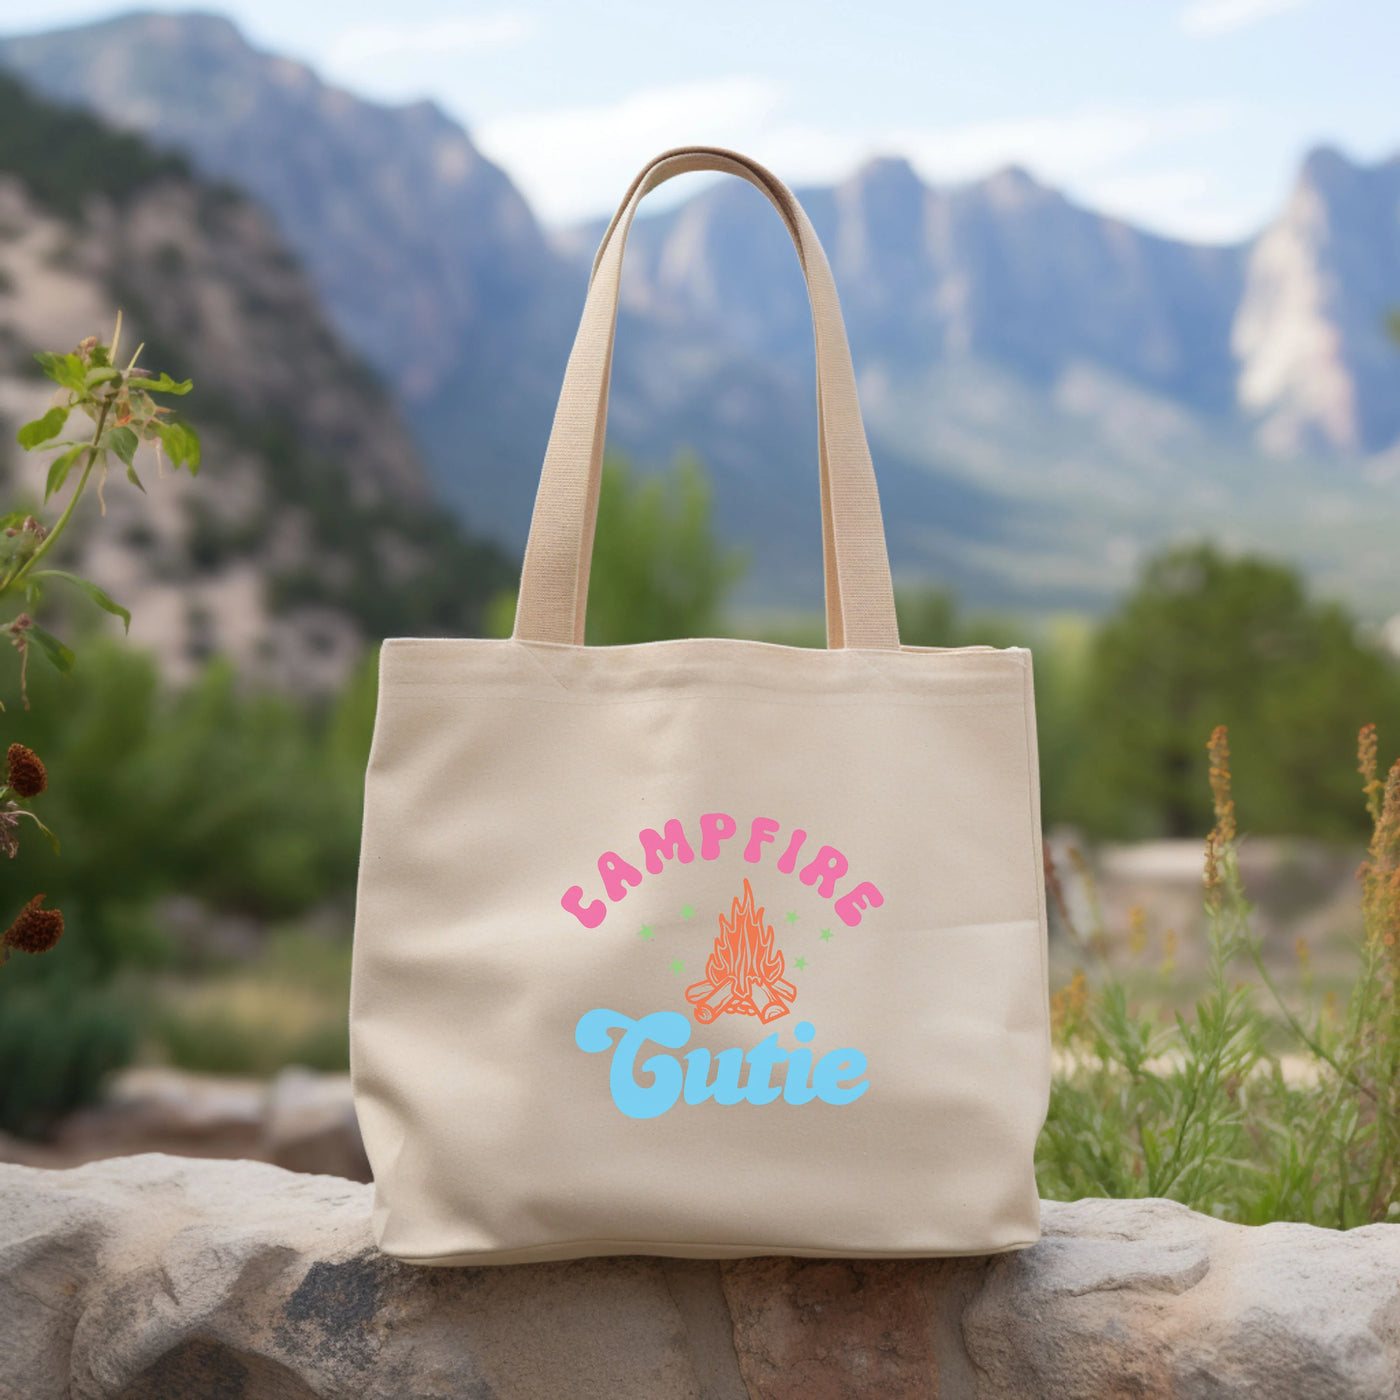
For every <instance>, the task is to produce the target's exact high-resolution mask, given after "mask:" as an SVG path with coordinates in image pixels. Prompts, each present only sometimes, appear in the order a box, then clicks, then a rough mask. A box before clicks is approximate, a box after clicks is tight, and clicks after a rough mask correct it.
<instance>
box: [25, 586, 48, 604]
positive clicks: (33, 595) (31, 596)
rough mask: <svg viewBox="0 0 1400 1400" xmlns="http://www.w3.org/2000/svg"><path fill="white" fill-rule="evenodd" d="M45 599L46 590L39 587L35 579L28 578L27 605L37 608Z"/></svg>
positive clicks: (26, 588) (26, 587)
mask: <svg viewBox="0 0 1400 1400" xmlns="http://www.w3.org/2000/svg"><path fill="white" fill-rule="evenodd" d="M43 601H44V590H43V589H42V588H40V587H39V585H38V584H37V583H35V582H34V581H33V579H29V580H26V582H25V585H24V602H25V606H26V607H30V608H37V607H38V606H39V604H40V603H42V602H43Z"/></svg>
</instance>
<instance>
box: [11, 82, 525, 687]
mask: <svg viewBox="0 0 1400 1400" xmlns="http://www.w3.org/2000/svg"><path fill="white" fill-rule="evenodd" d="M118 308H120V309H121V311H122V313H123V316H124V319H125V330H124V333H123V334H124V343H126V344H127V345H129V346H132V347H133V348H134V346H135V345H136V344H137V343H138V342H140V341H144V342H145V343H146V345H147V347H148V348H147V351H146V352H145V354H144V355H143V360H144V361H145V362H147V363H150V364H152V365H153V366H158V367H159V368H161V369H165V370H168V371H170V372H172V373H174V374H176V375H177V376H189V377H192V378H193V379H194V380H195V383H196V392H195V394H194V395H193V396H192V397H191V399H190V400H188V408H189V414H190V417H191V418H192V420H193V421H194V422H195V423H196V424H197V425H198V426H199V428H200V430H201V432H202V434H203V436H204V438H205V451H204V460H205V470H204V472H203V473H202V474H201V476H200V478H199V480H198V481H197V482H190V481H188V480H187V479H185V478H183V477H180V478H172V477H169V476H167V477H166V478H165V479H163V480H158V481H156V482H153V483H152V485H151V493H150V496H149V497H140V496H138V495H137V493H136V492H135V491H134V489H132V488H129V487H128V486H127V485H126V484H125V483H120V484H118V483H116V482H113V483H110V485H109V489H108V490H107V491H106V493H105V495H106V503H107V506H108V510H109V514H110V516H111V518H110V519H109V520H107V521H105V522H103V523H102V528H100V529H96V528H92V526H93V525H94V524H95V522H94V521H88V522H85V523H86V526H87V528H85V529H84V531H83V534H82V540H81V543H80V544H79V546H78V550H79V553H80V555H81V567H82V568H83V570H84V571H85V572H89V573H91V574H92V576H93V577H95V578H96V579H97V580H98V581H99V582H101V583H103V584H104V586H106V587H108V588H109V590H110V591H111V592H113V593H114V594H115V595H116V596H118V597H119V598H121V599H122V601H124V602H125V603H127V604H128V606H130V607H131V608H132V610H133V612H134V614H135V621H134V623H133V628H132V632H133V636H134V637H135V638H136V639H137V640H139V641H142V642H144V643H146V644H148V645H151V646H153V647H155V648H156V649H157V650H158V651H159V652H160V653H161V655H162V657H163V659H164V661H165V663H166V665H167V667H168V669H170V670H171V671H173V672H175V673H177V674H178V673H179V672H181V671H183V670H185V669H187V668H188V667H189V666H190V665H191V664H192V663H193V662H195V661H197V660H198V659H200V658H201V657H203V656H205V655H207V654H210V653H212V652H214V651H219V652H223V653H226V654H229V655H231V656H233V657H235V658H236V659H237V660H238V661H239V662H240V664H241V665H243V666H245V667H246V668H247V669H248V671H249V672H250V673H251V674H254V675H261V676H263V677H265V678H266V679H268V680H271V681H275V682H278V683H280V684H285V685H289V686H292V687H294V688H303V689H307V688H309V689H322V688H327V687H330V686H333V685H335V684H336V683H338V682H339V680H340V679H341V678H342V677H343V675H344V673H345V671H346V669H347V667H348V666H350V665H351V664H352V663H353V661H354V660H355V659H356V657H357V656H358V654H359V652H360V649H361V646H362V644H363V641H364V640H365V639H366V638H367V637H373V636H381V635H384V634H385V633H386V632H400V631H408V632H412V631H424V630H454V631H456V630H464V629H466V628H469V627H471V626H472V625H473V624H474V622H475V607H476V605H477V604H478V603H479V602H480V600H481V599H482V597H483V596H485V594H486V593H488V592H489V591H490V590H492V589H494V588H496V587H499V586H500V585H501V584H502V583H503V582H505V581H507V580H508V579H509V577H510V566H509V563H508V561H507V560H506V559H505V558H504V557H503V556H502V555H501V554H500V553H499V552H498V551H496V550H495V549H494V548H493V547H488V546H482V545H478V544H475V543H473V542H472V541H471V540H469V539H468V538H467V537H466V536H465V535H464V533H463V532H462V530H461V527H459V526H458V525H456V524H455V523H454V522H452V521H451V520H450V519H448V518H447V517H446V516H444V515H443V514H442V512H441V511H440V510H439V509H438V508H437V507H434V506H433V505H432V503H431V493H430V489H429V484H428V480H427V476H426V474H425V472H424V470H423V467H422V464H421V461H420V459H419V457H418V454H417V450H416V448H415V446H414V444H413V442H412V440H411V438H410V437H409V435H408V433H407V432H406V431H405V429H404V426H403V422H402V420H401V418H400V416H399V413H398V410H397V409H396V407H395V406H394V403H393V401H392V398H391V397H390V396H389V395H388V394H387V393H386V392H385V391H384V390H383V389H382V388H381V387H380V386H379V384H378V382H377V381H376V380H375V378H374V376H373V375H372V373H370V372H369V371H368V369H367V368H366V367H365V366H364V365H363V364H362V362H360V361H359V360H358V359H357V358H356V357H355V356H354V355H353V354H351V353H350V352H348V351H347V350H346V349H345V348H343V346H342V343H341V342H340V340H339V339H338V337H337V335H336V334H335V333H334V332H333V331H332V330H331V329H330V328H329V327H328V326H327V324H326V322H325V320H324V318H323V316H322V313H321V311H320V308H319V304H318V301H317V298H316V295H315V292H314V291H313V289H312V287H311V286H310V284H309V283H308V281H307V280H306V278H305V277H304V275H303V274H302V272H301V271H300V268H299V265H298V263H297V261H296V259H295V258H294V257H293V256H292V255H291V254H290V253H289V251H288V249H287V248H286V246H285V244H284V243H283V242H282V241H281V239H280V237H279V236H278V234H277V233H276V232H275V230H274V229H273V228H272V226H271V224H270V223H269V221H268V220H267V218H266V216H265V215H264V214H263V213H262V211H261V210H260V209H259V208H258V207H257V206H255V205H253V204H252V203H250V202H249V201H248V200H247V199H246V198H244V197H243V196H242V195H240V194H238V193H237V192H236V191H234V190H232V189H230V188H228V187H214V186H210V185H208V184H205V183H201V182H200V181H198V180H196V179H195V178H193V177H192V175H191V174H190V173H189V171H188V170H187V169H186V168H185V167H184V165H183V162H181V161H178V160H173V159H172V158H171V157H169V156H162V155H158V154H156V153H155V152H153V151H151V150H150V149H149V148H148V147H146V146H145V145H144V144H143V143H141V142H140V141H138V140H136V139H134V138H132V137H130V136H123V135H114V134H113V133H111V132H109V131H108V130H107V129H106V128H104V127H102V126H100V125H98V123H96V122H95V121H94V120H93V119H92V118H90V117H88V116H85V115H82V114H77V113H71V112H65V111H61V110H57V109H55V108H53V107H51V106H49V105H48V104H46V103H43V102H40V101H38V100H36V99H34V98H33V97H31V96H30V95H29V94H28V93H27V92H26V91H25V90H24V89H23V88H22V87H20V86H19V85H18V84H16V83H15V82H13V80H11V79H9V78H3V79H0V416H3V417H4V418H5V419H7V420H8V421H9V423H10V424H12V425H14V424H17V423H19V422H22V421H24V420H25V419H26V418H28V417H31V416H35V415H36V414H37V413H38V412H40V411H42V408H43V406H44V405H45V403H46V402H47V399H48V396H49V391H50V389H51V388H52V386H51V385H49V384H48V381H46V380H44V379H42V378H41V377H39V376H38V373H37V366H35V365H34V363H33V351H34V350H35V349H37V348H40V347H42V348H53V347H58V348H67V347H70V346H71V345H74V344H76V343H77V341H78V340H80V339H81V338H82V337H84V336H86V335H90V334H93V333H96V332H101V333H103V334H110V332H111V328H112V326H113V324H114V321H115V318H116V313H117V310H118ZM12 434H13V426H11V427H9V428H7V429H6V430H5V433H4V440H5V441H6V442H7V443H9V442H12V441H13V437H12ZM5 464H6V468H7V471H8V472H9V473H10V474H11V475H12V476H13V475H14V474H16V473H18V474H19V476H18V482H19V483H23V484H25V485H26V486H27V488H28V489H29V490H30V491H32V492H35V493H37V492H38V490H39V488H40V486H41V483H42V480H43V475H42V472H43V463H42V462H40V461H37V460H33V459H31V458H27V457H25V456H24V454H21V453H19V452H18V450H16V449H7V457H6V463H5Z"/></svg>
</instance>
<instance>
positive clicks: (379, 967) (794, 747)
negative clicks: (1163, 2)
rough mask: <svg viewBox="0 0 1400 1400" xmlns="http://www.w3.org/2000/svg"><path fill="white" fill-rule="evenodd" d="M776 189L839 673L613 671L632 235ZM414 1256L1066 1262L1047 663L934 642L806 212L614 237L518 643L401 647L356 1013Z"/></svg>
mask: <svg viewBox="0 0 1400 1400" xmlns="http://www.w3.org/2000/svg"><path fill="white" fill-rule="evenodd" d="M693 170H716V171H725V172H728V173H730V174H733V175H738V176H740V177H742V178H743V179H745V180H748V181H749V182H750V183H751V184H753V185H755V186H757V188H758V189H759V190H761V191H762V192H763V193H764V194H765V195H767V197H768V198H769V200H771V201H772V203H773V205H774V206H775V207H776V208H777V210H778V213H779V214H780V215H781V216H782V218H783V220H784V222H785V223H786V224H787V227H788V231H789V233H791V235H792V238H793V242H794V243H795V244H796V245H797V251H798V256H799V258H800V260H801V263H802V268H803V271H804V272H805V274H806V277H807V284H808V287H809V289H810V292H811V297H812V308H813V319H814V323H815V329H816V343H817V378H818V385H817V389H818V404H819V410H820V441H819V457H820V467H821V472H820V476H821V502H822V521H823V536H824V546H825V566H826V618H827V637H828V649H827V650H824V651H819V650H809V649H803V648H798V647H787V646H775V645H771V644H767V643H760V642H749V641H732V640H719V639H713V638H703V639H696V640H688V641H669V642H654V643H648V644H646V645H642V646H616V647H585V646H584V645H583V635H584V611H585V607H586V604H587V597H588V568H589V558H590V555H591V552H592V546H593V527H594V521H595V516H596V510H597V505H598V485H599V474H600V465H601V460H602V453H603V436H604V421H605V418H606V411H607V396H608V370H609V361H610V358H611V353H612V339H613V328H614V322H615V319H616V313H617V301H618V284H619V275H620V272H621V267H622V254H623V246H624V244H625V242H626V238H627V230H628V226H629V224H630V223H631V221H632V216H633V214H634V213H635V212H636V209H637V205H638V203H639V202H640V201H641V199H642V197H643V196H644V195H645V194H646V193H647V192H648V191H649V190H652V189H654V188H655V187H656V186H657V185H659V184H661V183H662V181H664V180H668V179H670V178H671V177H672V176H674V175H679V174H681V173H683V172H685V171H693ZM351 1033H352V1035H351V1052H352V1054H351V1058H352V1070H353V1075H354V1085H355V1103H356V1108H357V1110H358V1113H359V1119H360V1125H361V1128H362V1129H363V1132H364V1139H365V1146H366V1148H367V1150H368V1153H369V1159H370V1162H371V1164H372V1166H373V1168H374V1179H375V1211H374V1227H375V1232H376V1236H377V1238H378V1240H379V1242H380V1245H381V1246H382V1247H383V1248H384V1249H385V1250H387V1251H388V1252H389V1253H390V1254H393V1255H396V1256H398V1257H399V1258H401V1259H405V1260H411V1261H413V1262H416V1263H423V1264H507V1263H516V1262H524V1261H531V1260H544V1259H569V1258H575V1257H578V1256H582V1255H591V1254H665V1255H685V1256H694V1257H710V1258H725V1257H735V1256H742V1255H754V1254H796V1255H854V1256H872V1255H873V1256H901V1255H938V1254H981V1253H989V1252H992V1251H998V1250H1008V1249H1017V1248H1020V1247H1021V1246H1024V1245H1028V1244H1031V1243H1032V1242H1033V1241H1034V1240H1035V1239H1036V1237H1037V1232H1038V1229H1039V1214H1038V1201H1037V1196H1036V1187H1035V1176H1034V1172H1033V1166H1032V1154H1033V1150H1034V1147H1035V1140H1036V1135H1037V1133H1038V1132H1039V1130H1040V1126H1041V1123H1042V1120H1043V1119H1044V1116H1045V1110H1046V1104H1047V1098H1048V1091H1049V1059H1050V1056H1049V1035H1048V1015H1047V999H1046V971H1045V907H1044V894H1043V885H1042V871H1041V853H1040V820H1039V796H1038V789H1037V769H1036V744H1035V723H1034V716H1033V710H1032V699H1031V663H1030V657H1029V655H1028V654H1027V653H1026V652H1025V651H1022V650H1016V649H1012V650H1005V651H1002V650H994V649H992V648H988V647H968V648H963V649H959V650H936V649H928V648H923V647H901V646H900V644H899V636H898V631H897V629H896V625H895V612H894V600H893V594H892V591H891V587H890V572H889V563H888V560H887V558H886V553H885V538H884V528H883V525H882V523H881V518H880V505H879V499H878V497H877V495H876V490H875V478H874V474H873V472H872V468H871V463H870V455H869V451H868V449H867V447H866V443H865V434H864V430H863V428H862V426H861V417H860V409H859V405H858V403H857V400H856V386H855V379H854V376H853V374H852V369H851V360H850V353H849V350H848V348H847V345H846V338H845V330H844V327H843V325H842V321H841V313H840V308H839V306H838V304H837V299H836V289H835V287H834V285H833V283H832V278H831V272H830V269H829V267H828V265H827V261H826V258H825V256H824V255H823V253H822V249H821V246H820V245H819V243H818V242H817V238H816V235H815V234H814V232H813V230H812V226H811V224H810V223H809V222H808V220H807V218H806V216H805V214H804V213H803V211H802V209H801V208H800V206H799V205H798V204H797V202H796V200H795V199H794V198H793V196H792V194H791V193H790V191H789V190H788V189H787V188H786V187H785V186H784V185H783V184H781V183H780V182H779V181H778V180H777V179H776V178H775V177H774V176H773V175H771V174H770V173H769V172H768V171H767V170H765V169H763V168H762V167H761V166H759V165H757V164H755V163H754V162H753V161H750V160H748V159H746V158H745V157H743V156H739V155H735V154H733V153H732V152H728V151H721V150H714V149H708V148H704V149H702V148H696V149H686V150H678V151H671V152H668V153H667V154H665V155H663V156H660V157H659V158H658V159H656V160H655V161H653V162H652V163H651V164H650V165H649V166H648V167H647V168H646V169H645V170H644V171H643V172H642V174H641V175H640V176H639V177H638V179H637V181H636V183H635V184H634V185H633V186H632V189H631V190H630V191H629V192H628V195H627V197H626V199H625V200H624V201H623V204H622V207H621V209H620V210H619V211H618V214H617V216H616V218H614V220H613V222H612V225H611V227H610V228H609V229H608V231H607V233H606V235H605V236H604V238H603V242H602V246H601V248H600V249H599V252H598V257H597V262H596V263H595V266H594V272H593V280H592V283H591V286H590V289H589V293H588V300H587V304H586V306H585V308H584V312H583V322H582V325H581V327H580V329H579V333H578V339H577V340H576V342H575V344H574V349H573V353H572V355H571V356H570V359H569V364H568V370H567V372H566V375H565V379H564V388H563V393H562V395H561V397H560V401H559V409H558V413H557V414H556V416H555V420H554V430H553V434H552V436H551V438H550V442H549V449H548V452H547V454H546V457H545V462H544V472H543V477H542V479H541V482H540V488H539V495H538V498H537V500H536V504H535V513H534V520H533V523H532V524H531V527H530V538H529V544H528V547H527V549H526V554H525V566H524V573H523V576H522V579H521V589H520V601H519V607H518V610H517V616H516V625H515V635H514V636H513V637H511V638H510V639H509V640H479V639H471V640H463V641H441V640H413V639H399V640H393V641H388V642H385V644H384V648H383V652H382V657H381V663H380V681H379V713H378V719H377V723H376V726H375V735H374V746H373V751H372V754H371V757H370V762H369V774H368V786H367V791H366V795H365V824H364V843H363V853H362V859H361V869H360V887H359V909H358V916H357V922H356V927H355V959H354V979H353V989H352V994H351Z"/></svg>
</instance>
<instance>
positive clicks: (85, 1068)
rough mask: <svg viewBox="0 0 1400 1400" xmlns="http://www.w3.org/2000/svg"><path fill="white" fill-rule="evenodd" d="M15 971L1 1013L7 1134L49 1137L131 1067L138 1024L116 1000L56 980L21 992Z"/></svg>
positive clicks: (0, 1118) (0, 1105)
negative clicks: (119, 1071)
mask: <svg viewBox="0 0 1400 1400" xmlns="http://www.w3.org/2000/svg"><path fill="white" fill-rule="evenodd" d="M15 971H17V969H16V968H13V967H11V968H7V969H6V982H5V986H4V992H3V1005H2V1006H0V1131H3V1132H7V1133H17V1134H22V1135H25V1136H41V1135H42V1134H43V1133H44V1132H46V1131H47V1130H48V1129H49V1128H50V1127H52V1126H53V1124H54V1123H55V1122H56V1121H57V1120H58V1119H59V1118H61V1117H63V1115H64V1114H67V1113H71V1112H72V1111H73V1110H74V1109H77V1108H83V1107H85V1106H86V1105H88V1104H90V1103H94V1102H95V1101H96V1099H97V1097H98V1093H99V1091H100V1089H101V1086H102V1081H103V1080H104V1079H105V1078H106V1076H107V1075H108V1074H110V1073H111V1072H112V1071H113V1070H115V1069H120V1068H121V1067H122V1066H123V1065H125V1064H127V1063H129V1061H130V1060H131V1056H132V1053H133V1052H134V1050H135V1047H136V1041H137V1036H138V1017H137V1014H136V1011H135V1008H134V1007H133V1005H132V1004H131V1003H130V1002H129V1001H127V1000H126V999H124V998H123V997H122V996H120V995H118V994H116V993H114V992H111V991H105V990H98V989H94V988H91V987H86V988H85V987H73V986H71V985H65V984H64V983H63V982H60V981H57V980H55V979H52V978H50V979H46V981H45V982H44V983H41V984H39V985H32V984H31V985H21V984H20V983H19V979H17V978H14V977H12V976H11V974H12V973H13V972H15Z"/></svg>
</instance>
